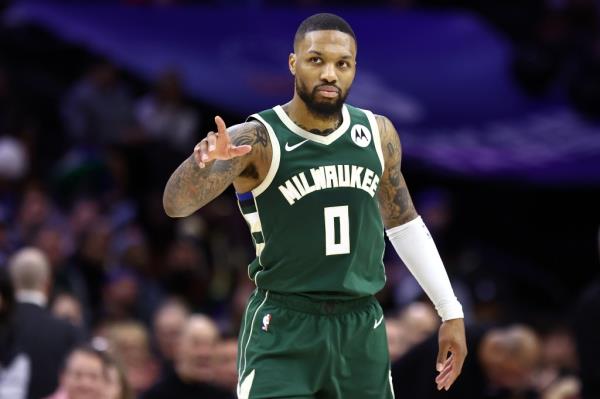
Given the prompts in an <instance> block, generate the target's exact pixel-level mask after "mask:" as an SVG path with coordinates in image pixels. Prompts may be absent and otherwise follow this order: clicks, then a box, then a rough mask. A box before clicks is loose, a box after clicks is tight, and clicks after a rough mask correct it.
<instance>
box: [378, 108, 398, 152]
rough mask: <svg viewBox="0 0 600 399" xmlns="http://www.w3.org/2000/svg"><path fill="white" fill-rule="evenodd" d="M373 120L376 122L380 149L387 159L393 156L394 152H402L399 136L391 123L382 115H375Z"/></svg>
mask: <svg viewBox="0 0 600 399" xmlns="http://www.w3.org/2000/svg"><path fill="white" fill-rule="evenodd" d="M375 120H376V121H377V127H378V129H379V136H380V138H381V147H382V150H384V151H383V153H384V155H385V156H386V157H389V156H392V155H395V153H396V152H397V153H400V152H401V151H402V147H401V145H400V136H399V134H398V132H397V131H396V128H395V127H394V124H393V123H392V121H391V120H390V119H389V118H388V117H386V116H384V115H377V114H375ZM385 150H387V151H385Z"/></svg>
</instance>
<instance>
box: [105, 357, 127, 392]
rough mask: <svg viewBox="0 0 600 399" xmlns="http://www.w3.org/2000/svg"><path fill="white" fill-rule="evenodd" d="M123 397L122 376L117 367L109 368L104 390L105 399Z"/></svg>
mask: <svg viewBox="0 0 600 399" xmlns="http://www.w3.org/2000/svg"><path fill="white" fill-rule="evenodd" d="M122 397H123V386H122V383H121V376H120V374H119V370H118V369H117V367H116V366H114V365H113V366H109V367H108V369H107V370H106V386H105V388H104V399H121V398H122Z"/></svg>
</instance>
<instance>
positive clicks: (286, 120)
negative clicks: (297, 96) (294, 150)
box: [273, 104, 350, 145]
mask: <svg viewBox="0 0 600 399" xmlns="http://www.w3.org/2000/svg"><path fill="white" fill-rule="evenodd" d="M273 110H274V111H275V113H276V114H277V116H278V117H279V119H281V121H282V122H283V124H284V125H285V126H286V127H287V128H288V129H290V130H291V131H292V132H294V133H296V134H297V135H298V136H300V137H303V138H305V139H307V140H312V141H316V142H317V143H321V144H325V145H329V144H331V143H333V142H334V141H336V140H337V139H339V138H340V137H341V136H342V135H343V134H344V133H345V132H346V130H348V127H349V126H350V113H349V112H348V108H346V104H344V105H342V123H341V124H340V126H339V127H338V128H337V129H335V130H334V131H333V132H331V133H329V134H328V135H327V136H320V135H318V134H314V133H311V132H309V131H307V130H304V129H302V128H301V127H300V126H298V125H296V124H295V123H294V121H292V120H291V119H290V117H289V116H288V114H286V113H285V111H284V110H283V108H281V105H277V106H275V107H273Z"/></svg>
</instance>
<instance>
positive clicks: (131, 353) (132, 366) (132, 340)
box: [105, 321, 176, 397]
mask: <svg viewBox="0 0 600 399" xmlns="http://www.w3.org/2000/svg"><path fill="white" fill-rule="evenodd" d="M105 338H106V339H107V340H108V348H109V352H110V353H111V354H112V355H113V356H114V357H115V359H116V360H117V361H118V362H119V363H120V364H122V365H123V368H124V370H125V374H126V375H127V380H128V383H129V385H130V386H131V388H132V389H133V391H134V393H135V394H136V395H139V394H140V393H142V392H144V391H145V390H147V389H148V388H149V387H150V386H152V385H153V384H154V383H155V382H156V380H157V378H158V375H159V367H158V363H157V362H156V361H155V359H154V357H153V356H152V354H151V351H150V338H149V334H148V331H147V329H146V327H144V325H143V324H141V323H139V322H137V321H123V322H118V323H114V324H112V325H109V326H108V327H107V328H106V329H105ZM173 397H176V396H173Z"/></svg>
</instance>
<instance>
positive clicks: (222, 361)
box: [213, 338, 238, 392]
mask: <svg viewBox="0 0 600 399" xmlns="http://www.w3.org/2000/svg"><path fill="white" fill-rule="evenodd" d="M213 370H214V372H215V376H214V383H215V385H217V386H219V387H221V388H223V389H225V390H227V391H229V392H235V390H236V387H237V383H238V371H237V339H235V338H229V339H225V340H223V341H221V342H220V343H219V344H218V345H217V347H216V349H215V361H214V365H213Z"/></svg>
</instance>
